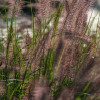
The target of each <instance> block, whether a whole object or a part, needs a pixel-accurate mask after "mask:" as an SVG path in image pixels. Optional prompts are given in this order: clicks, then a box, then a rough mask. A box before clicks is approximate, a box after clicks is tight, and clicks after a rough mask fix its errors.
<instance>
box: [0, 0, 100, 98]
mask: <svg viewBox="0 0 100 100" xmlns="http://www.w3.org/2000/svg"><path fill="white" fill-rule="evenodd" d="M48 1H49V0H48ZM17 2H18V1H17ZM30 3H31V1H30ZM38 3H39V7H40V9H39V8H38V10H39V12H38V13H37V17H38V19H39V21H40V22H41V25H40V27H39V29H38V30H37V32H36V30H35V29H36V28H35V19H34V17H33V15H32V24H33V37H30V36H28V35H27V36H26V38H25V41H26V43H25V46H24V47H23V48H24V49H25V53H22V52H21V50H22V49H23V48H22V49H21V46H19V43H18V39H17V29H16V21H15V27H13V18H14V14H15V13H14V11H13V14H12V17H11V24H10V27H9V26H8V17H7V13H6V22H7V30H8V36H7V40H6V48H4V49H5V50H4V56H3V58H4V61H2V59H1V61H2V63H3V64H2V65H1V69H0V75H1V77H0V81H1V84H2V85H1V86H2V88H3V91H2V94H0V99H2V100H14V99H15V100H19V99H21V100H24V99H25V100H33V99H34V100H68V99H69V100H81V99H82V100H88V98H91V100H96V98H97V97H98V96H97V93H96V92H99V80H98V77H99V74H98V73H99V70H97V66H99V64H98V63H99V61H98V62H97V61H96V60H95V59H93V58H92V56H94V57H95V52H96V53H97V51H96V46H97V37H96V36H95V37H90V36H86V35H85V34H84V35H83V33H84V31H83V29H84V27H86V26H84V25H83V22H84V18H86V16H85V15H84V16H83V14H85V11H87V9H88V8H89V7H90V5H91V3H92V0H89V1H87V2H86V1H84V2H83V0H80V1H79V2H78V0H76V1H72V2H71V1H66V2H65V1H64V2H58V3H59V6H57V9H56V10H55V12H54V13H53V14H52V15H51V17H50V18H47V17H48V16H47V15H48V14H49V12H47V10H46V9H47V7H48V9H50V10H51V9H52V6H55V5H53V4H55V3H56V2H55V1H54V2H47V1H45V0H44V2H43V3H44V4H42V0H39V2H38ZM82 4H83V6H82V7H81V9H79V10H77V9H78V7H80V6H81V5H82ZM44 5H45V6H46V9H45V10H44V8H45V6H44ZM76 5H78V7H76ZM75 7H76V10H75V9H74V8H75ZM84 7H85V8H84ZM54 8H55V7H54ZM83 8H84V9H83ZM41 10H43V11H44V12H43V13H40V12H41ZM73 10H74V11H75V12H73ZM5 12H6V10H5ZM31 12H32V8H31ZM63 12H66V14H65V15H63ZM42 14H43V18H42V17H41V16H42ZM76 14H77V15H78V16H77V15H76ZM80 14H82V15H80ZM62 16H63V17H64V19H63V21H62V22H60V21H59V20H60V18H61V17H62ZM72 16H73V17H72ZM71 17H72V19H71ZM75 17H77V18H76V19H75ZM78 19H79V20H78ZM52 21H53V24H54V25H53V28H50V27H49V26H48V25H49V24H50V22H52ZM72 21H73V22H72ZM67 22H68V23H67ZM80 22H82V23H81V24H80ZM36 27H38V26H36ZM46 28H48V32H45V30H46ZM78 28H81V29H78ZM84 45H86V46H84ZM97 59H99V58H97ZM94 69H95V70H94ZM95 74H97V75H96V76H95ZM87 77H88V78H87ZM94 84H97V86H94ZM91 86H92V87H91ZM88 94H89V95H88ZM91 95H93V96H91ZM98 98H99V97H98Z"/></svg>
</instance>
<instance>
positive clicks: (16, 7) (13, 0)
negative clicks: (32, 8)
mask: <svg viewBox="0 0 100 100" xmlns="http://www.w3.org/2000/svg"><path fill="white" fill-rule="evenodd" d="M8 2H9V4H10V7H9V9H8V17H12V16H13V14H14V17H19V16H20V15H21V9H22V5H23V1H22V0H9V1H8Z"/></svg>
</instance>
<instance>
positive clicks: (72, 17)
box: [65, 0, 93, 34]
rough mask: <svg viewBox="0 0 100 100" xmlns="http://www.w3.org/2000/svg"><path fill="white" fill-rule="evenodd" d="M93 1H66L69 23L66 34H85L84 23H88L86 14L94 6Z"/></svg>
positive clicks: (67, 23) (67, 22) (66, 26)
mask: <svg viewBox="0 0 100 100" xmlns="http://www.w3.org/2000/svg"><path fill="white" fill-rule="evenodd" d="M92 4H93V0H73V1H72V2H68V1H66V10H67V12H68V14H67V21H66V25H65V32H70V33H73V34H75V33H79V34H82V33H83V27H86V26H83V25H84V21H86V12H87V11H88V10H89V8H90V7H91V6H92Z"/></svg>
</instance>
